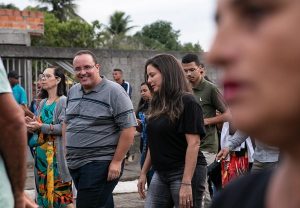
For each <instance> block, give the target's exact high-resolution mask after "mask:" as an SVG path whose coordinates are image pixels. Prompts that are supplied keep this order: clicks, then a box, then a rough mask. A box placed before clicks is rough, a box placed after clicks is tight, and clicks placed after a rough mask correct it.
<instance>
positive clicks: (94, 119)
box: [64, 77, 137, 169]
mask: <svg viewBox="0 0 300 208" xmlns="http://www.w3.org/2000/svg"><path fill="white" fill-rule="evenodd" d="M64 121H65V123H66V124H67V128H66V140H67V144H66V147H67V162H68V166H69V168H71V169H77V168H79V167H81V166H83V165H85V164H87V163H89V162H93V161H110V160H112V158H113V156H114V153H115V150H116V148H117V145H118V141H119V137H120V134H121V131H122V130H123V129H125V128H129V127H132V126H137V122H136V117H135V114H134V111H133V105H132V102H131V100H130V98H129V96H128V94H127V93H126V92H125V91H124V89H123V88H122V86H121V85H119V84H117V83H115V82H112V81H110V80H107V79H106V78H105V77H103V79H102V81H101V82H100V83H99V84H98V85H97V86H95V88H94V89H92V90H91V91H90V92H87V93H86V92H84V90H83V88H82V86H81V85H80V84H77V85H74V86H73V87H72V88H71V89H70V90H69V94H68V100H67V107H66V115H65V120H64Z"/></svg>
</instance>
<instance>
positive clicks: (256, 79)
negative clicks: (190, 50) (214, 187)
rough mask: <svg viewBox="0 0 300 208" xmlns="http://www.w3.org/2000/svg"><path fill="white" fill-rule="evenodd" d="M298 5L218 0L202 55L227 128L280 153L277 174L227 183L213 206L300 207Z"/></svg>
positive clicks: (280, 0) (284, 0)
mask: <svg viewBox="0 0 300 208" xmlns="http://www.w3.org/2000/svg"><path fill="white" fill-rule="evenodd" d="M299 11H300V1H298V0H276V1H272V0H259V1H258V0H243V1H240V0H219V1H218V7H217V13H216V21H217V27H218V28H217V34H216V38H215V41H214V43H213V45H212V48H211V50H210V52H209V53H208V56H207V58H208V61H209V62H210V64H214V65H216V66H218V67H219V68H220V69H221V70H222V71H223V76H224V77H223V84H224V97H225V99H226V101H227V103H228V105H229V108H230V112H231V114H232V123H233V125H234V126H235V127H236V128H237V129H239V130H241V131H243V132H245V133H246V134H248V135H249V136H251V137H253V138H255V139H256V140H257V141H259V142H262V143H264V144H267V145H271V146H274V147H279V149H280V162H279V164H278V166H277V167H276V168H273V169H271V170H265V171H261V172H260V173H257V174H250V175H248V176H247V177H245V178H243V179H241V180H237V181H235V182H233V183H232V184H229V185H228V186H227V187H226V188H225V189H224V191H223V192H221V193H220V195H219V196H217V197H216V198H215V201H214V202H213V205H212V207H214V208H215V207H216V208H227V207H228V208H229V207H230V208H231V207H239V208H244V207H255V208H263V207H266V208H285V207H289V208H298V207H300V197H299V196H300V180H299V176H300V138H299V137H300V136H299V135H300V128H299V123H300V108H299V104H300V93H299V92H300V27H299V22H300V12H299Z"/></svg>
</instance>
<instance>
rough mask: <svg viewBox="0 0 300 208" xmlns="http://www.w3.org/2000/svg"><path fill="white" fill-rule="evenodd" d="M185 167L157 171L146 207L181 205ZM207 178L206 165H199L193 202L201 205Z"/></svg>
mask: <svg viewBox="0 0 300 208" xmlns="http://www.w3.org/2000/svg"><path fill="white" fill-rule="evenodd" d="M183 171H184V169H183V168H181V169H179V170H176V171H166V172H165V171H164V172H162V171H160V172H158V171H155V173H154V175H153V178H152V180H151V185H150V187H149V189H148V193H147V198H146V202H145V207H146V208H156V207H157V208H167V207H168V208H169V207H170V208H171V207H174V206H175V207H179V191H180V187H181V180H182V176H183ZM205 179H206V166H203V165H197V166H196V168H195V172H194V176H193V179H192V191H193V204H194V207H197V208H199V207H201V204H202V197H203V192H204V190H205V187H204V183H205Z"/></svg>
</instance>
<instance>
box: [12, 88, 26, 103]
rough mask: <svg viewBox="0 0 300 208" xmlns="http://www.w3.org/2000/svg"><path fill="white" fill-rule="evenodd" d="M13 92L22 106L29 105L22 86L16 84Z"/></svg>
mask: <svg viewBox="0 0 300 208" xmlns="http://www.w3.org/2000/svg"><path fill="white" fill-rule="evenodd" d="M12 90H13V95H14V97H15V99H16V101H17V103H18V104H20V105H27V96H26V92H25V90H24V88H23V87H21V85H19V84H16V85H15V86H13V88H12Z"/></svg>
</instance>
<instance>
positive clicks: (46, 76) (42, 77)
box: [39, 74, 57, 80]
mask: <svg viewBox="0 0 300 208" xmlns="http://www.w3.org/2000/svg"><path fill="white" fill-rule="evenodd" d="M51 77H53V76H52V75H51V74H40V75H39V79H40V80H41V79H50V78H51ZM54 77H55V78H57V76H54Z"/></svg>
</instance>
